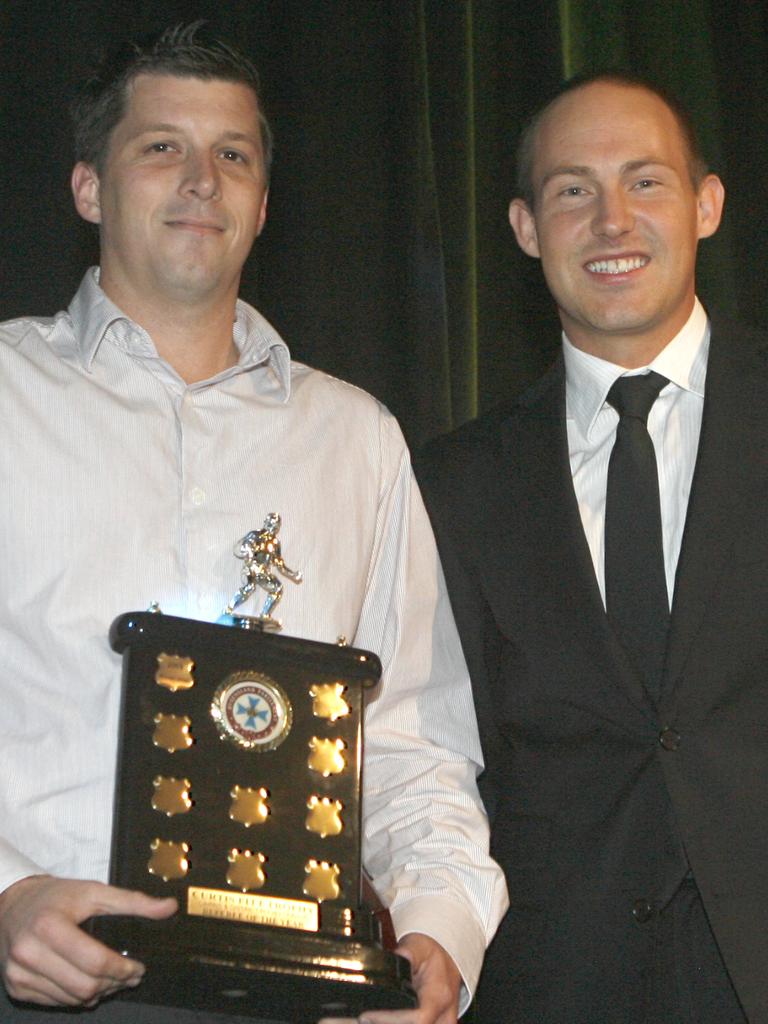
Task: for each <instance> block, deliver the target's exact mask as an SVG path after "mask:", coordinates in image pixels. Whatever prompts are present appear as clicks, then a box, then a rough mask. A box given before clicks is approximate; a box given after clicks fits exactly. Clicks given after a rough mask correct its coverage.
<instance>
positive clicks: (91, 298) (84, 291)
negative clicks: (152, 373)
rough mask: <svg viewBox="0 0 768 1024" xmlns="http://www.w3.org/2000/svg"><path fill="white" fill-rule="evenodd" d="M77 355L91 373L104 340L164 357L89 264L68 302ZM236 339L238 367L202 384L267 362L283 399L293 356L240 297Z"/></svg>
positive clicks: (234, 330) (141, 354) (143, 355)
mask: <svg viewBox="0 0 768 1024" xmlns="http://www.w3.org/2000/svg"><path fill="white" fill-rule="evenodd" d="M69 316H70V318H71V320H72V328H73V334H74V342H73V343H74V346H75V350H76V353H75V354H76V356H77V358H78V359H79V361H80V363H81V365H82V367H83V369H85V370H86V371H87V372H89V373H90V372H91V368H92V365H93V362H94V360H95V359H96V358H97V356H98V352H99V349H100V348H101V344H102V342H103V341H104V340H105V338H108V339H109V341H110V343H112V344H114V345H116V346H117V347H118V348H121V349H123V351H126V352H129V353H130V354H131V355H134V356H137V357H139V358H144V359H158V360H159V359H160V356H159V355H158V354H157V349H156V348H155V345H154V342H153V341H152V339H151V337H150V336H149V334H148V333H147V332H146V331H145V330H144V328H143V327H141V326H140V325H139V324H137V323H135V322H134V321H133V320H131V319H130V318H129V317H127V316H126V315H125V313H123V312H122V311H121V310H120V309H119V308H118V307H117V306H116V305H115V304H114V303H113V302H112V301H111V300H110V299H109V298H107V296H106V294H105V293H104V292H103V291H102V289H101V287H100V286H99V268H98V267H90V268H89V269H88V270H87V271H86V273H85V275H84V277H83V280H82V281H81V283H80V287H79V288H78V290H77V292H76V293H75V296H74V298H73V299H72V302H71V303H70V304H69ZM232 338H233V341H234V343H235V346H236V347H237V349H238V351H239V353H240V358H239V360H238V363H237V365H236V366H233V367H230V369H228V370H224V371H223V372H222V373H220V374H217V376H216V377H213V378H211V380H210V381H204V382H201V383H203V384H208V383H213V382H218V381H220V380H224V379H226V378H228V377H233V376H236V375H237V374H240V373H245V372H247V371H248V370H253V369H254V368H256V367H258V366H267V367H268V368H269V369H270V370H271V371H272V372H273V373H274V375H275V377H276V378H277V381H278V384H279V387H280V391H281V392H282V398H283V401H287V400H288V397H289V395H290V389H291V355H290V352H289V350H288V346H287V345H286V344H285V342H284V341H283V339H282V338H281V337H280V335H279V334H278V333H277V331H276V330H275V329H274V327H272V325H271V324H270V323H269V322H268V321H267V320H266V319H265V318H264V317H263V316H262V315H261V313H259V312H258V311H257V310H255V309H254V308H253V307H252V306H249V305H248V303H247V302H243V301H242V300H241V299H238V300H237V303H236V305H235V321H234V324H233V328H232Z"/></svg>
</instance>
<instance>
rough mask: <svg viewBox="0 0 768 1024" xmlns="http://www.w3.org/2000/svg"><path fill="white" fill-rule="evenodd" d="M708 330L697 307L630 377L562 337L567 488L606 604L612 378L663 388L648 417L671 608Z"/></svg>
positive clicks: (696, 440) (701, 399) (698, 422)
mask: <svg viewBox="0 0 768 1024" xmlns="http://www.w3.org/2000/svg"><path fill="white" fill-rule="evenodd" d="M708 353H709V322H708V320H707V314H706V313H705V312H704V309H703V307H702V305H701V303H700V302H699V301H698V299H697V300H696V302H695V305H694V308H693V311H692V313H691V315H690V317H689V318H688V321H687V322H686V324H685V326H684V327H683V328H682V330H681V331H680V332H679V333H678V334H677V335H676V336H675V337H674V338H673V339H672V341H670V342H669V344H668V345H667V346H666V347H665V348H664V349H663V350H662V351H661V352H660V353H659V354H658V356H656V358H655V359H654V360H653V362H652V363H649V364H648V366H646V367H641V368H639V369H637V370H631V371H627V370H623V369H622V368H621V367H620V366H617V365H616V364H615V363H609V362H606V361H605V360H604V359H599V358H598V357H597V356H593V355H589V354H588V353H587V352H583V351H582V350H581V349H577V348H575V347H574V346H573V345H572V344H571V343H570V342H569V341H568V339H567V338H566V337H565V336H563V356H564V358H565V400H566V417H567V427H568V450H569V454H570V459H571V472H572V474H573V486H574V490H575V491H576V500H577V501H578V504H579V511H580V513H581V521H582V524H583V526H584V533H585V535H586V538H587V543H588V544H589V550H590V553H591V555H592V562H593V564H594V567H595V575H596V577H597V582H598V584H599V586H600V593H601V594H602V597H603V604H605V571H604V544H603V541H604V529H603V527H604V522H605V488H606V480H607V476H608V460H609V459H610V456H611V449H612V448H613V442H614V441H615V439H616V425H617V424H618V422H619V414H618V413H617V412H616V410H615V409H614V408H613V407H612V406H610V405H608V403H607V402H606V400H605V399H606V395H607V394H608V392H609V391H610V390H611V386H612V385H613V383H614V381H615V380H617V378H619V377H621V376H624V375H625V374H634V373H644V372H647V371H648V370H655V371H656V372H657V373H660V374H661V375H662V376H664V377H666V378H667V379H668V380H669V384H666V385H665V386H664V388H663V390H662V391H661V394H660V395H659V397H658V398H657V399H656V402H655V403H654V405H653V408H652V409H651V411H650V413H649V414H648V433H649V434H650V436H651V440H652V441H653V446H654V449H655V452H656V465H657V469H658V474H659V500H660V503H661V529H662V540H663V545H664V564H665V569H666V577H667V594H668V595H669V603H670V606H671V605H672V597H673V594H674V587H675V572H676V570H677V560H678V557H679V555H680V545H681V543H682V539H683V529H684V527H685V516H686V512H687V509H688V497H689V495H690V491H691V481H692V479H693V468H694V465H695V462H696V453H697V451H698V447H699V433H700V431H701V417H702V412H703V409H704V381H705V378H706V375H707V355H708Z"/></svg>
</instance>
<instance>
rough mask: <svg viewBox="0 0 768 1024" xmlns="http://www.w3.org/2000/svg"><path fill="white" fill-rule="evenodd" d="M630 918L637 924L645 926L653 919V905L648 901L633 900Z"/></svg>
mask: <svg viewBox="0 0 768 1024" xmlns="http://www.w3.org/2000/svg"><path fill="white" fill-rule="evenodd" d="M632 916H633V917H634V919H635V920H636V921H637V923H638V924H645V922H646V921H650V919H651V918H652V917H653V904H652V903H651V902H650V901H649V900H635V902H634V903H633V904H632Z"/></svg>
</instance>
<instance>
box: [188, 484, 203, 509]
mask: <svg viewBox="0 0 768 1024" xmlns="http://www.w3.org/2000/svg"><path fill="white" fill-rule="evenodd" d="M189 500H190V501H191V502H192V504H193V505H202V504H203V502H204V501H205V491H204V490H203V489H202V487H193V488H192V490H191V491H190V492H189Z"/></svg>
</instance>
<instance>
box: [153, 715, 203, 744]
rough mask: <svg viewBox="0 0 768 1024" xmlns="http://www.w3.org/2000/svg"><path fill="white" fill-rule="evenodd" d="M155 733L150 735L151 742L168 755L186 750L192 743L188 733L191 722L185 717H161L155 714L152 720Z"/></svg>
mask: <svg viewBox="0 0 768 1024" xmlns="http://www.w3.org/2000/svg"><path fill="white" fill-rule="evenodd" d="M153 721H154V723H155V731H154V733H153V734H152V742H153V743H154V745H155V746H156V747H162V749H163V750H167V751H168V753H169V754H174V753H176V751H177V750H186V749H187V748H188V747H191V746H192V744H193V743H194V739H193V738H192V735H191V733H190V728H191V727H192V720H191V719H190V718H188V717H187V716H186V715H163V714H160V713H158V714H156V715H155V717H154V719H153Z"/></svg>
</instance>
